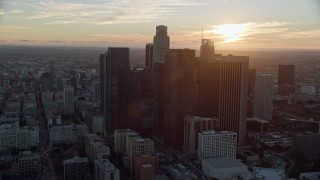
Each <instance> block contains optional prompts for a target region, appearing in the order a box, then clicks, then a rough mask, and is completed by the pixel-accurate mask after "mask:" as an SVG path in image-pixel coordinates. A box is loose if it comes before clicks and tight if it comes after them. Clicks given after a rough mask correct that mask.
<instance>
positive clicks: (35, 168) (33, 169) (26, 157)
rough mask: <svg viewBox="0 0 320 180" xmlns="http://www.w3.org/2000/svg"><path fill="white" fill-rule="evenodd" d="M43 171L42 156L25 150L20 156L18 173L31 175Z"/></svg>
mask: <svg viewBox="0 0 320 180" xmlns="http://www.w3.org/2000/svg"><path fill="white" fill-rule="evenodd" d="M39 173H41V156H40V155H39V154H34V153H31V151H23V152H22V154H21V155H19V157H18V175H19V176H29V175H36V174H39Z"/></svg>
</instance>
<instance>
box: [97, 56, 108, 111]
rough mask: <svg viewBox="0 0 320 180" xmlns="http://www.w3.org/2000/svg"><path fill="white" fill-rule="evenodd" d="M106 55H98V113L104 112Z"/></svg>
mask: <svg viewBox="0 0 320 180" xmlns="http://www.w3.org/2000/svg"><path fill="white" fill-rule="evenodd" d="M106 57H107V56H106V54H100V57H99V75H100V93H101V94H100V113H101V114H103V112H104V95H105V92H104V78H105V71H106Z"/></svg>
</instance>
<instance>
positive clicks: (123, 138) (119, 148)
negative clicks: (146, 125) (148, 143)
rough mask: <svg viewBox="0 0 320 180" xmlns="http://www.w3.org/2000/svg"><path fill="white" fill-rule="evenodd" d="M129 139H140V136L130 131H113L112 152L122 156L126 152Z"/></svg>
mask: <svg viewBox="0 0 320 180" xmlns="http://www.w3.org/2000/svg"><path fill="white" fill-rule="evenodd" d="M129 137H140V135H139V134H138V133H136V132H135V131H133V130H131V129H120V130H119V129H116V130H115V131H114V141H113V142H114V144H113V150H114V152H115V153H118V154H124V153H126V152H127V146H128V143H129V139H128V138H129Z"/></svg>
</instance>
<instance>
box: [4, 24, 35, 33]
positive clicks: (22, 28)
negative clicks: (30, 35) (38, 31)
mask: <svg viewBox="0 0 320 180" xmlns="http://www.w3.org/2000/svg"><path fill="white" fill-rule="evenodd" d="M32 30H33V28H31V27H26V26H11V25H0V34H1V33H17V32H22V31H23V32H25V31H32Z"/></svg>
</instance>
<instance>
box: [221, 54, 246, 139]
mask: <svg viewBox="0 0 320 180" xmlns="http://www.w3.org/2000/svg"><path fill="white" fill-rule="evenodd" d="M248 66H249V57H248V56H232V55H229V56H223V57H222V61H221V69H220V70H221V71H220V72H221V73H220V75H221V76H220V78H221V81H220V106H219V120H220V130H221V131H233V132H237V135H238V144H242V143H243V141H244V138H245V134H246V132H245V131H246V113H247V90H248V72H249V70H248Z"/></svg>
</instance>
